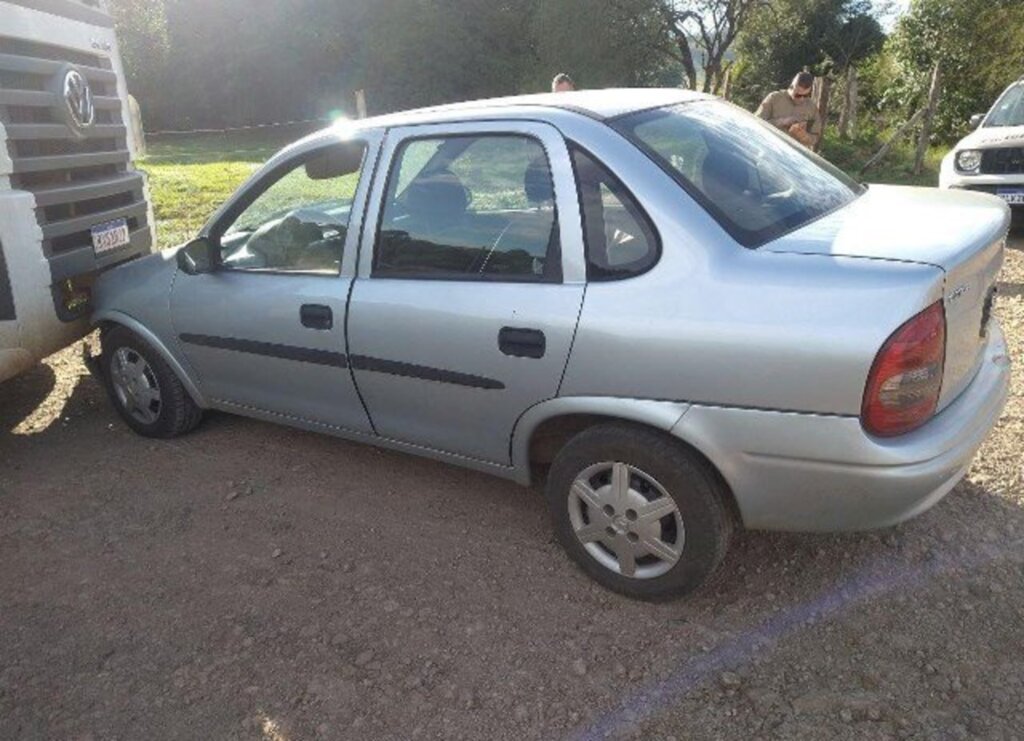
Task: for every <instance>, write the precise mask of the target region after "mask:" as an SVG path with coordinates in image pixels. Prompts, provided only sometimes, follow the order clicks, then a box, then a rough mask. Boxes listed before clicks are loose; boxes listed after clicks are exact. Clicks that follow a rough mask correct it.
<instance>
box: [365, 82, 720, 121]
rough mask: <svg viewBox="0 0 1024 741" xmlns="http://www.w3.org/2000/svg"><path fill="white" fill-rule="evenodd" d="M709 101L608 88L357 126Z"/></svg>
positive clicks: (593, 113) (611, 113)
mask: <svg viewBox="0 0 1024 741" xmlns="http://www.w3.org/2000/svg"><path fill="white" fill-rule="evenodd" d="M707 97H710V96H708V95H706V94H704V93H696V92H693V91H690V90H681V89H679V88H607V89H603V90H578V91H574V92H568V93H539V94H534V95H513V96H509V97H505V98H487V99H484V100H471V101H465V102H462V103H448V104H445V105H439V106H431V107H429V108H416V109H414V110H410V111H400V112H397V113H388V114H385V115H382V116H373V117H371V118H366V119H362V120H360V121H357V122H353V123H356V124H357V125H358V126H359V127H360V128H369V127H378V126H401V125H411V124H417V123H426V122H434V121H438V120H439V119H440V118H447V119H449V120H456V119H461V118H466V119H476V118H483V117H487V116H489V115H493V114H495V113H500V112H502V111H505V112H507V111H508V109H509V108H517V107H529V108H533V109H538V108H539V109H543V108H550V109H555V110H565V111H573V112H575V113H580V114H582V115H585V116H588V117H590V118H595V119H600V120H605V119H609V118H614V117H616V116H621V115H623V114H626V113H631V112H633V111H638V110H643V109H646V108H658V107H660V106H665V105H672V104H673V103H683V102H687V101H690V100H700V99H702V98H707Z"/></svg>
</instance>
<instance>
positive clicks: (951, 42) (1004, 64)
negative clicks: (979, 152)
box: [882, 0, 1024, 139]
mask: <svg viewBox="0 0 1024 741" xmlns="http://www.w3.org/2000/svg"><path fill="white" fill-rule="evenodd" d="M890 52H891V53H892V55H893V57H894V59H895V61H896V65H897V70H898V75H897V76H896V78H895V79H893V80H891V81H890V85H891V91H890V92H889V94H888V95H885V96H883V100H882V102H883V104H892V103H894V104H898V105H900V106H902V107H903V108H904V110H911V109H917V108H920V107H921V106H922V105H923V102H924V100H925V97H926V96H927V95H928V94H929V91H930V83H931V78H932V74H933V71H934V69H935V67H936V66H937V65H938V66H939V67H941V69H942V77H943V79H944V81H945V82H944V84H943V85H942V88H941V98H940V100H939V105H938V108H937V110H936V114H935V119H934V132H935V133H936V134H937V135H938V136H939V137H940V138H944V139H952V138H955V137H956V136H957V135H959V134H961V133H963V131H964V128H965V126H966V123H967V119H968V118H969V117H970V115H971V114H972V113H977V112H980V111H983V110H987V109H988V107H989V106H991V104H992V102H993V100H994V99H995V97H996V96H997V95H998V94H999V93H1000V92H1001V91H1002V89H1003V88H1004V87H1005V86H1006V85H1007V84H1009V83H1010V82H1012V81H1013V80H1015V79H1017V78H1018V77H1019V76H1020V74H1021V72H1022V71H1024V70H1022V67H1021V63H1022V61H1024V4H1021V3H1020V2H1018V0H913V2H912V4H911V6H910V11H909V12H908V13H907V14H906V15H904V16H903V17H902V18H901V19H900V20H899V22H898V23H897V26H896V30H895V33H894V34H893V37H892V40H891V45H890Z"/></svg>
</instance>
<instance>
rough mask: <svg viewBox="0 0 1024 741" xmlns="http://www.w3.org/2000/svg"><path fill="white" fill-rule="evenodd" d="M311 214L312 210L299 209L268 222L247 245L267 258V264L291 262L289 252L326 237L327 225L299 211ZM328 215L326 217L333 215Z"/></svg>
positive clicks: (276, 264)
mask: <svg viewBox="0 0 1024 741" xmlns="http://www.w3.org/2000/svg"><path fill="white" fill-rule="evenodd" d="M300 212H302V214H303V216H307V217H308V215H309V211H306V210H304V209H296V210H295V211H291V212H290V213H288V214H287V215H285V216H284V217H283V218H281V219H278V220H277V221H271V222H268V223H267V224H264V225H263V226H261V227H260V228H259V229H257V230H256V231H255V232H253V233H252V236H251V237H249V241H248V242H247V243H246V247H247V249H248V250H249V252H251V253H252V254H254V255H256V256H257V257H260V258H262V259H263V261H264V267H276V266H284V265H288V264H289V263H290V262H291V260H290V255H289V252H291V251H292V250H294V249H295V248H296V247H304V246H306V245H309V244H312V243H313V242H319V241H322V240H323V238H324V232H323V229H322V228H321V227H320V226H319V225H318V224H317V223H315V222H311V221H307V220H305V219H303V218H300V217H299V216H298V215H297V214H299V213H300ZM324 216H325V220H329V217H326V214H325V215H324Z"/></svg>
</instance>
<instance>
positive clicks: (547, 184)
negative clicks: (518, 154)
mask: <svg viewBox="0 0 1024 741" xmlns="http://www.w3.org/2000/svg"><path fill="white" fill-rule="evenodd" d="M523 189H524V190H525V191H526V199H527V200H528V201H529V202H530V203H547V202H549V201H553V200H555V189H554V186H553V185H552V183H551V169H550V168H549V167H548V161H547V158H546V157H544V155H540V156H538V157H534V158H533V159H532V160H531V161H530V164H529V166H528V167H527V168H526V176H525V177H524V178H523Z"/></svg>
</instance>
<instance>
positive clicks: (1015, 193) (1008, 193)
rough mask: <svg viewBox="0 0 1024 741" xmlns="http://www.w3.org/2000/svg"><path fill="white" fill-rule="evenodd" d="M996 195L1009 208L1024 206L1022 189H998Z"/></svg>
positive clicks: (1023, 189) (1023, 191)
mask: <svg viewBox="0 0 1024 741" xmlns="http://www.w3.org/2000/svg"><path fill="white" fill-rule="evenodd" d="M997 195H998V196H999V197H1000V198H1002V199H1003V200H1004V201H1006V202H1007V203H1009V204H1010V205H1011V206H1024V188H1000V189H999V190H998V191H997Z"/></svg>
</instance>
